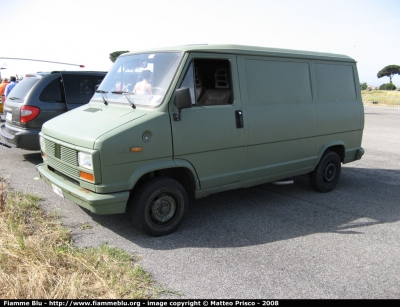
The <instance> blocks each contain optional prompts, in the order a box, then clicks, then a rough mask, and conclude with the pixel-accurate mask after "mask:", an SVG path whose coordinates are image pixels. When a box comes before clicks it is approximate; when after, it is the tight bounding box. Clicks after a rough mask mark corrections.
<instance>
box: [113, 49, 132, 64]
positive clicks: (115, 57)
mask: <svg viewBox="0 0 400 307" xmlns="http://www.w3.org/2000/svg"><path fill="white" fill-rule="evenodd" d="M127 52H129V51H128V50H125V51H114V52H112V53H110V60H111V62H113V63H114V62H115V60H116V59H117V58H118V57H119V56H120V55H121V54H123V53H127Z"/></svg>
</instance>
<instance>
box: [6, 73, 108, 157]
mask: <svg viewBox="0 0 400 307" xmlns="http://www.w3.org/2000/svg"><path fill="white" fill-rule="evenodd" d="M105 75H106V72H100V71H62V72H60V71H56V72H51V73H35V74H27V75H26V76H24V78H23V79H22V81H20V82H19V83H18V84H17V85H16V86H15V87H14V88H13V89H12V91H11V92H10V93H9V95H8V97H7V99H6V101H5V103H4V110H3V111H4V118H5V121H6V122H5V124H4V125H3V126H2V127H1V134H0V135H1V137H2V138H3V140H4V141H5V143H2V145H5V146H8V147H16V148H22V149H27V150H39V149H40V146H39V136H38V134H39V132H40V130H41V128H42V125H43V123H44V122H46V121H47V120H49V119H51V118H53V117H56V116H57V115H60V114H62V113H64V112H67V111H69V110H72V109H74V108H77V107H79V106H81V105H83V104H86V103H88V102H89V100H90V99H91V98H92V96H93V94H94V91H95V89H96V88H97V87H96V86H98V85H99V84H100V83H101V81H102V80H103V78H104V76H105ZM71 125H73V123H71ZM0 143H1V142H0Z"/></svg>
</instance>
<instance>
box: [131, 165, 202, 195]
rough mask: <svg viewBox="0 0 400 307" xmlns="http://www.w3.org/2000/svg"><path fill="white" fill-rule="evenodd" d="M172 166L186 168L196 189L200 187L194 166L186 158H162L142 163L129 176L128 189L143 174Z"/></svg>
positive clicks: (132, 186)
mask: <svg viewBox="0 0 400 307" xmlns="http://www.w3.org/2000/svg"><path fill="white" fill-rule="evenodd" d="M174 168H185V169H187V170H188V171H189V172H190V173H191V174H192V177H193V178H195V179H196V180H194V181H195V185H196V190H198V189H199V188H200V184H199V179H198V176H197V173H196V170H195V168H194V167H193V165H192V164H191V163H189V162H188V161H187V160H183V159H169V160H162V161H154V162H150V163H146V164H145V165H142V166H140V167H138V168H137V169H136V170H135V171H134V172H133V174H132V175H131V177H130V178H129V187H130V190H132V189H133V188H134V186H135V185H136V184H137V182H138V181H139V180H140V178H142V177H143V176H145V175H147V174H149V173H152V172H156V171H162V170H168V169H169V170H170V169H174Z"/></svg>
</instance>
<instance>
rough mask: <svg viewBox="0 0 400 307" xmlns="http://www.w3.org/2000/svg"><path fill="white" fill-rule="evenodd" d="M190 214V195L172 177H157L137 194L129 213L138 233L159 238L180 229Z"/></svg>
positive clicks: (144, 185) (145, 184) (143, 186)
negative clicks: (188, 212) (139, 231)
mask: <svg viewBox="0 0 400 307" xmlns="http://www.w3.org/2000/svg"><path fill="white" fill-rule="evenodd" d="M187 211H188V196H187V193H186V190H185V189H184V188H183V186H182V185H181V184H180V183H179V182H177V181H176V180H173V179H171V178H166V177H157V178H154V179H151V180H149V181H147V182H145V183H144V184H143V185H142V186H141V187H140V188H139V189H138V190H137V191H136V192H135V194H134V196H133V199H132V202H131V210H130V213H131V217H132V220H133V223H134V224H135V226H136V227H137V228H138V229H139V230H141V231H142V232H145V233H147V234H149V235H151V236H153V237H159V236H164V235H167V234H170V233H172V232H174V231H175V230H176V229H178V228H179V226H180V225H181V224H182V222H183V220H184V219H185V217H186V215H187Z"/></svg>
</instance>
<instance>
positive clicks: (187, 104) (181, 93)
mask: <svg viewBox="0 0 400 307" xmlns="http://www.w3.org/2000/svg"><path fill="white" fill-rule="evenodd" d="M175 106H176V108H177V109H178V111H177V112H176V113H174V120H175V121H179V120H181V110H182V109H186V108H191V107H192V98H191V96H190V90H189V88H187V87H186V88H180V89H177V90H176V91H175Z"/></svg>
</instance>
